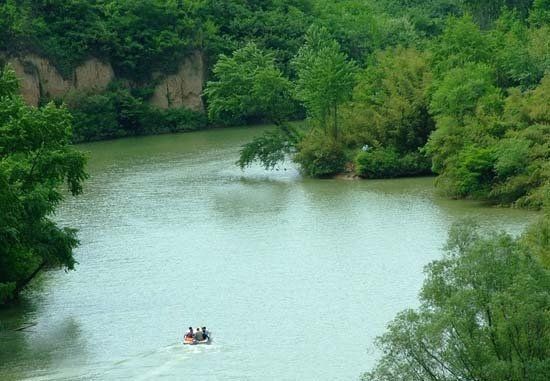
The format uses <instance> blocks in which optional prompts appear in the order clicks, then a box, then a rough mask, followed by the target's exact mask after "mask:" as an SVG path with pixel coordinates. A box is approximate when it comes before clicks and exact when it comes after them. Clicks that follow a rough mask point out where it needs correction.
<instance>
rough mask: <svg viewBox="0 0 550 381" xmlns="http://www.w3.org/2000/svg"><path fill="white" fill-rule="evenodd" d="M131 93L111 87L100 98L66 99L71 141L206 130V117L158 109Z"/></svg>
mask: <svg viewBox="0 0 550 381" xmlns="http://www.w3.org/2000/svg"><path fill="white" fill-rule="evenodd" d="M132 93H133V91H130V90H128V89H125V88H122V87H119V86H117V85H114V86H113V87H111V88H110V90H109V91H107V92H105V93H103V94H73V95H71V96H69V97H68V98H67V103H68V105H69V109H70V110H71V113H72V115H73V118H74V121H73V125H74V127H73V129H74V135H73V140H74V141H75V142H83V141H93V140H103V139H112V138H117V137H123V136H137V135H151V134H161V133H167V132H183V131H194V130H198V129H202V128H205V127H206V126H207V119H206V115H204V114H202V113H200V112H196V111H191V110H188V109H185V108H178V109H167V110H162V109H158V108H156V107H153V106H151V105H149V104H148V103H147V102H146V101H145V100H144V99H143V98H141V97H138V96H134V95H132ZM138 93H139V92H138Z"/></svg>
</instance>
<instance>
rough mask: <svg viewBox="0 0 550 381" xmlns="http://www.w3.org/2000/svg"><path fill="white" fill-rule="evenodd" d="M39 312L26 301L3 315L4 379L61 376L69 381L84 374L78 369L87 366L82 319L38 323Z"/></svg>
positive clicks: (0, 367)
mask: <svg viewBox="0 0 550 381" xmlns="http://www.w3.org/2000/svg"><path fill="white" fill-rule="evenodd" d="M36 312H37V311H36V309H35V307H33V305H32V304H30V303H28V302H24V303H22V304H21V305H20V306H17V307H13V308H10V310H8V311H2V312H1V313H0V320H1V321H2V327H1V328H0V342H2V344H1V345H0V375H2V380H21V379H51V378H52V377H53V375H56V376H55V377H56V378H57V377H59V375H60V374H64V377H65V376H66V377H67V378H68V379H69V378H70V375H71V374H72V376H73V377H74V376H76V375H78V374H81V372H80V371H77V370H74V369H75V366H76V367H80V366H83V365H84V364H85V362H86V346H87V345H86V341H85V339H84V336H83V334H82V330H81V328H80V325H79V323H78V320H77V319H75V318H72V317H68V318H64V319H62V320H54V321H42V320H34V319H35V318H34V316H35V315H36ZM29 316H30V317H31V318H30V319H29ZM18 329H19V330H18ZM69 359H70V360H69ZM65 367H66V368H65ZM71 369H73V371H72V373H71Z"/></svg>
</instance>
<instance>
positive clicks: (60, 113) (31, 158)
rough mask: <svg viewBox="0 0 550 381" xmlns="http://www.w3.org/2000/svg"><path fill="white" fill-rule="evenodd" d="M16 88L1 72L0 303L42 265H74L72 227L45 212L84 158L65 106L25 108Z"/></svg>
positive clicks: (78, 186)
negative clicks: (74, 139)
mask: <svg viewBox="0 0 550 381" xmlns="http://www.w3.org/2000/svg"><path fill="white" fill-rule="evenodd" d="M16 92H17V80H16V78H15V74H14V73H13V72H12V71H10V70H2V71H0V304H1V303H3V302H5V301H7V300H10V299H13V298H15V297H17V295H18V294H19V292H20V291H21V290H22V289H23V288H24V287H25V286H26V285H27V284H28V283H29V282H30V281H31V280H32V279H33V278H34V277H35V276H36V275H37V274H38V272H39V271H40V270H42V269H44V268H47V267H52V266H57V267H64V268H66V269H73V268H74V265H75V260H74V258H73V249H74V248H75V247H76V245H77V244H78V240H77V238H76V234H75V231H74V230H73V229H69V228H62V227H59V226H58V225H56V224H55V223H54V222H53V221H52V220H51V219H50V216H51V214H52V213H53V212H54V211H55V208H56V206H57V205H59V203H60V202H61V200H62V199H63V193H62V192H61V190H60V186H61V185H62V184H63V183H66V185H67V187H68V190H69V191H70V193H72V194H73V195H77V194H79V193H80V192H81V191H82V181H83V180H84V179H85V178H86V173H85V172H84V164H85V158H84V156H83V154H82V153H80V152H78V151H76V150H75V149H74V148H72V147H71V146H70V144H69V143H70V138H71V115H70V114H69V112H68V111H67V109H66V108H64V107H61V108H58V107H56V106H55V105H54V104H53V103H50V104H48V105H46V106H45V107H42V108H34V107H29V106H26V105H24V103H23V100H22V99H21V98H20V97H19V96H17V95H16Z"/></svg>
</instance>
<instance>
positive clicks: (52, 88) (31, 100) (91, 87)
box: [8, 54, 115, 106]
mask: <svg viewBox="0 0 550 381" xmlns="http://www.w3.org/2000/svg"><path fill="white" fill-rule="evenodd" d="M8 63H10V64H11V65H12V67H13V68H14V70H15V73H16V74H17V76H18V77H19V78H20V80H21V95H22V96H23V98H24V99H25V101H26V102H27V103H28V104H30V105H33V106H37V105H38V102H39V101H40V98H47V99H52V98H62V97H63V96H65V95H66V94H67V92H69V91H70V90H78V91H80V90H83V91H97V92H101V91H103V90H105V89H106V88H107V85H108V84H109V83H110V82H111V81H112V80H113V78H114V77H115V75H114V72H113V68H112V67H111V65H110V64H108V63H104V62H101V61H99V60H98V59H95V58H92V59H89V60H87V61H86V62H84V63H83V64H82V65H80V66H78V67H77V68H76V69H75V70H74V72H73V74H72V76H71V78H68V79H65V78H63V77H62V76H61V74H59V72H58V71H57V69H56V68H55V66H53V65H52V64H51V63H50V62H49V61H48V60H47V59H45V58H43V57H39V56H37V55H34V54H28V55H25V56H22V57H13V58H10V59H9V60H8Z"/></svg>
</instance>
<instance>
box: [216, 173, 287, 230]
mask: <svg viewBox="0 0 550 381" xmlns="http://www.w3.org/2000/svg"><path fill="white" fill-rule="evenodd" d="M294 186H295V184H293V183H292V182H287V181H280V180H272V179H265V178H264V179H250V178H242V179H241V180H240V181H237V182H234V183H231V184H224V185H223V186H222V187H219V188H214V189H213V190H212V201H213V203H212V209H213V211H214V213H215V216H214V217H213V218H223V219H228V220H235V219H239V218H243V217H246V216H249V215H257V214H269V215H278V214H281V213H282V212H284V210H286V209H287V208H288V198H289V191H290V190H291V188H292V187H294Z"/></svg>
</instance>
